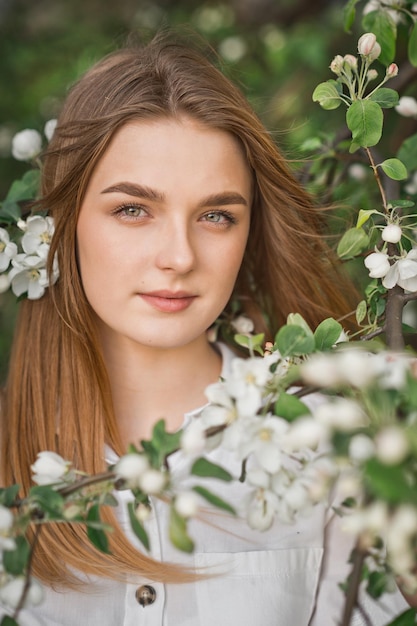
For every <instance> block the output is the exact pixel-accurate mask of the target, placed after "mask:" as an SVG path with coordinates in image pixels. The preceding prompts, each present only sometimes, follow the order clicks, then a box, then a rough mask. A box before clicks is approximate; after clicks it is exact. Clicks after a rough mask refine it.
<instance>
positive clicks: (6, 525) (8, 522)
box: [0, 504, 14, 534]
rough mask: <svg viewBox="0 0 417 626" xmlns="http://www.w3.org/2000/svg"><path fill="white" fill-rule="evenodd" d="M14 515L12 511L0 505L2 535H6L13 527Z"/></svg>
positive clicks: (0, 531)
mask: <svg viewBox="0 0 417 626" xmlns="http://www.w3.org/2000/svg"><path fill="white" fill-rule="evenodd" d="M13 520H14V517H13V513H12V512H11V510H10V509H8V508H7V507H5V506H3V505H2V504H0V533H1V534H4V533H6V532H7V531H9V530H10V529H11V527H12V526H13Z"/></svg>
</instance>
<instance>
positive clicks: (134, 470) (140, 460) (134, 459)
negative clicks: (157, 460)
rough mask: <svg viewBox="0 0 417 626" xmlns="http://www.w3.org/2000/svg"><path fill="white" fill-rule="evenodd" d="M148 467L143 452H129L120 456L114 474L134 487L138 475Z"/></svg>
mask: <svg viewBox="0 0 417 626" xmlns="http://www.w3.org/2000/svg"><path fill="white" fill-rule="evenodd" d="M148 468H149V462H148V459H147V458H146V456H145V455H144V454H135V453H134V452H131V453H129V454H125V455H124V456H122V457H121V459H120V460H119V461H118V463H117V465H116V467H115V472H116V475H117V476H118V477H119V478H122V479H123V480H125V481H126V482H127V484H128V485H129V486H131V487H136V486H137V485H138V482H139V479H140V477H141V476H142V474H143V473H144V472H145V471H146V470H147V469H148Z"/></svg>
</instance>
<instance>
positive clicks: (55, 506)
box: [29, 485, 64, 519]
mask: <svg viewBox="0 0 417 626" xmlns="http://www.w3.org/2000/svg"><path fill="white" fill-rule="evenodd" d="M29 497H30V500H31V501H33V503H34V504H35V505H38V506H39V508H40V509H41V510H42V511H44V512H45V513H46V514H47V515H48V517H49V518H50V519H61V518H62V516H63V509H64V498H63V497H62V496H61V494H60V493H59V492H58V491H56V490H55V489H53V488H52V487H51V486H50V485H36V486H35V487H32V488H31V489H30V491H29Z"/></svg>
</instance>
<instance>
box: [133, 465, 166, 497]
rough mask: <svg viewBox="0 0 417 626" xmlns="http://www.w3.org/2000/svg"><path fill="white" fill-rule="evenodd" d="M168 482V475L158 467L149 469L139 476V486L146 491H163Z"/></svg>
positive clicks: (152, 493)
mask: <svg viewBox="0 0 417 626" xmlns="http://www.w3.org/2000/svg"><path fill="white" fill-rule="evenodd" d="M165 484H166V475H165V474H164V473H163V472H161V471H159V470H156V469H152V468H151V469H148V470H146V472H144V473H143V474H142V475H141V476H140V478H139V487H140V489H142V491H143V492H144V493H148V494H150V495H154V494H157V493H159V492H160V491H162V489H163V488H164V487H165Z"/></svg>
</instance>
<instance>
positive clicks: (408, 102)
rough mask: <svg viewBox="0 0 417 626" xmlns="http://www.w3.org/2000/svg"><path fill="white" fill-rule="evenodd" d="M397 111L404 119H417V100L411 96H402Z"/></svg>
mask: <svg viewBox="0 0 417 626" xmlns="http://www.w3.org/2000/svg"><path fill="white" fill-rule="evenodd" d="M395 110H396V111H397V113H399V114H400V115H403V116H404V117H416V116H417V100H416V99H415V98H413V97H411V96H401V98H400V99H399V101H398V104H397V106H396V107H395Z"/></svg>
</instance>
